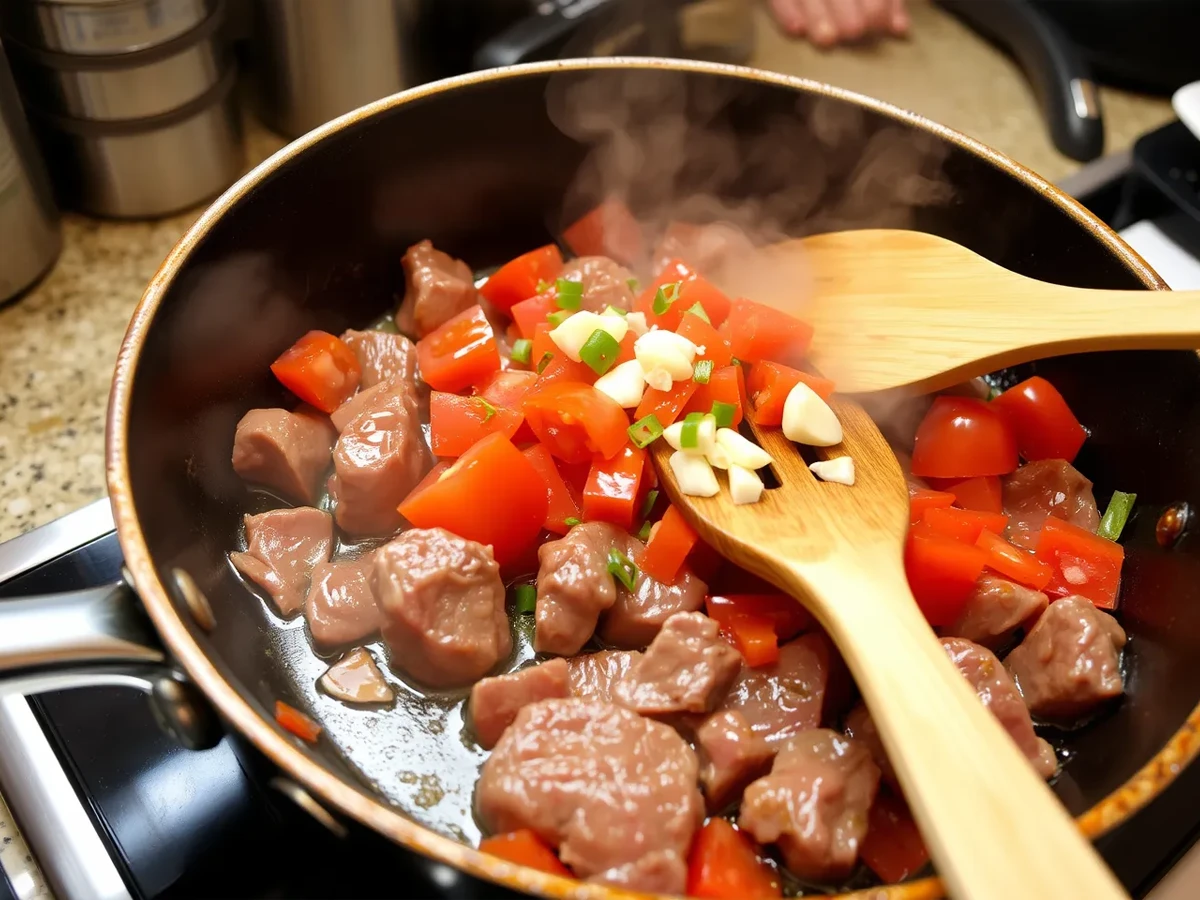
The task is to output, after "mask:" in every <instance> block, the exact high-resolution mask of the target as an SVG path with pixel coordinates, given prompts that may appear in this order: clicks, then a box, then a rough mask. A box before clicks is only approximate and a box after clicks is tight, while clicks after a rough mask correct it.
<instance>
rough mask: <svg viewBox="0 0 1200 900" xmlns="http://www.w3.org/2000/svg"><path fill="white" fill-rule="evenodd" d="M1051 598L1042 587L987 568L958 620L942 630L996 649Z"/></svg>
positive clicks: (1037, 614) (947, 633)
mask: <svg viewBox="0 0 1200 900" xmlns="http://www.w3.org/2000/svg"><path fill="white" fill-rule="evenodd" d="M1049 602H1050V601H1049V600H1048V599H1047V598H1046V595H1045V594H1043V593H1042V592H1041V591H1035V590H1033V589H1032V588H1027V587H1022V586H1021V585H1019V584H1013V583H1012V582H1011V581H1008V580H1006V579H1004V578H1001V577H1000V576H998V575H993V574H992V573H991V572H984V573H983V574H982V575H981V576H979V581H978V582H976V584H975V590H974V591H973V592H972V593H971V596H970V597H968V598H967V603H966V606H965V607H963V613H962V615H961V616H959V619H958V621H957V622H955V623H954V624H953V625H951V626H949V627H947V628H943V629H942V633H943V634H945V635H947V636H952V637H964V638H966V639H967V640H968V641H974V642H975V643H976V644H982V645H983V646H985V647H991V648H993V649H995V648H998V647H1000V646H1002V645H1003V644H1005V643H1007V641H1008V639H1009V638H1011V637H1012V635H1013V632H1014V631H1016V630H1017V629H1018V628H1020V627H1021V626H1022V625H1023V624H1025V623H1032V622H1034V621H1036V619H1037V617H1038V616H1040V615H1041V614H1042V611H1043V610H1044V609H1045V608H1046V604H1047V603H1049Z"/></svg>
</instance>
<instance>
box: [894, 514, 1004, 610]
mask: <svg viewBox="0 0 1200 900" xmlns="http://www.w3.org/2000/svg"><path fill="white" fill-rule="evenodd" d="M986 563H987V553H985V552H984V551H983V550H981V549H979V548H978V547H976V546H975V545H973V544H963V543H960V542H959V541H952V540H949V539H948V538H939V537H926V536H924V535H920V534H915V533H913V532H912V531H910V532H909V534H908V541H907V542H906V543H905V545H904V570H905V572H906V573H907V574H908V586H909V587H910V588H911V589H912V592H913V597H914V598H916V601H917V606H919V607H920V608H921V612H922V613H924V614H925V618H926V619H927V620H928V622H929V624H930V625H952V624H953V623H954V622H956V621H958V617H959V616H960V615H961V614H962V610H963V606H964V605H965V604H966V602H967V598H968V597H969V596H970V594H971V591H972V590H974V588H975V582H976V580H977V579H978V578H979V575H980V573H981V572H983V567H984V565H985V564H986Z"/></svg>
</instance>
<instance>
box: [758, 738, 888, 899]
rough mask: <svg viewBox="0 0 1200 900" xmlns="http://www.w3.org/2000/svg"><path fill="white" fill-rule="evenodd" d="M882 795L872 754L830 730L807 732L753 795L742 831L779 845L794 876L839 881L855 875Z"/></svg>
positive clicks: (787, 749)
mask: <svg viewBox="0 0 1200 900" xmlns="http://www.w3.org/2000/svg"><path fill="white" fill-rule="evenodd" d="M878 788H879V768H878V767H877V766H876V765H875V763H874V762H872V761H871V754H870V752H868V750H867V748H866V747H864V746H863V745H862V744H860V743H858V742H857V741H855V740H854V739H853V738H848V737H846V736H845V735H841V734H838V733H837V732H836V731H830V730H829V729H826V728H820V729H816V730H813V731H804V732H801V733H800V734H797V735H796V736H795V737H793V738H791V739H789V740H788V742H787V743H786V744H785V745H784V746H783V748H782V749H781V750H780V751H779V755H778V756H777V757H775V764H774V765H773V766H772V767H771V774H770V775H767V776H765V777H763V778H760V779H758V781H756V782H754V783H753V784H751V785H750V787H748V788H746V793H745V796H744V797H743V799H742V809H741V812H740V813H739V814H738V827H739V828H741V829H742V830H743V831H748V832H749V833H750V834H752V835H753V836H754V837H755V839H756V840H758V841H759V842H760V843H763V844H777V845H778V846H779V849H780V851H781V852H782V853H783V860H784V862H785V863H786V864H787V867H788V868H789V869H790V870H791V871H792V873H793V874H795V875H799V876H800V877H801V878H808V879H813V880H816V881H835V880H838V879H840V878H844V877H845V876H846V875H849V874H850V870H851V869H853V868H854V863H855V861H856V860H857V859H858V848H859V846H860V845H861V844H862V840H863V838H864V837H865V836H866V833H867V812H868V811H869V810H870V808H871V804H872V803H873V802H874V801H875V792H876V790H878Z"/></svg>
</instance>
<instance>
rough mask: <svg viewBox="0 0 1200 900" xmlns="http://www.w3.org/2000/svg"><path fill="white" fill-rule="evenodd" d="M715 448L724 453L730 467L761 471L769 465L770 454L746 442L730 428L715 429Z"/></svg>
mask: <svg viewBox="0 0 1200 900" xmlns="http://www.w3.org/2000/svg"><path fill="white" fill-rule="evenodd" d="M717 446H718V447H720V448H721V449H722V450H723V451H724V452H725V455H726V456H727V457H728V459H729V463H730V464H731V465H738V466H741V467H742V468H743V469H761V468H762V467H763V466H769V465H770V464H771V454H770V453H768V452H767V451H766V450H764V449H763V448H762V447H760V446H758V444H756V443H754V441H748V440H746V438H744V437H742V436H741V435H740V434H738V432H737V431H735V430H734V429H732V428H718V429H717ZM722 468H724V467H722Z"/></svg>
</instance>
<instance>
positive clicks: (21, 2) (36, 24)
mask: <svg viewBox="0 0 1200 900" xmlns="http://www.w3.org/2000/svg"><path fill="white" fill-rule="evenodd" d="M238 2H244V0H238ZM335 3H336V0H335ZM215 6H216V0H2V2H0V25H2V26H3V28H4V30H5V31H7V32H8V33H9V34H11V35H12V36H13V37H15V38H16V39H17V40H19V41H21V42H22V43H24V44H26V45H28V46H30V47H40V48H42V49H45V50H56V51H59V52H61V53H72V54H76V55H109V54H115V53H133V52H135V51H138V50H143V49H145V48H147V47H156V46H158V45H159V44H164V43H166V42H167V41H169V40H172V39H173V38H176V37H178V36H179V35H181V34H184V33H185V32H188V31H191V30H192V29H193V28H196V27H197V26H199V25H200V23H201V22H203V21H204V20H205V19H206V18H208V16H209V15H210V14H211V13H212V11H213V8H214V7H215Z"/></svg>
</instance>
